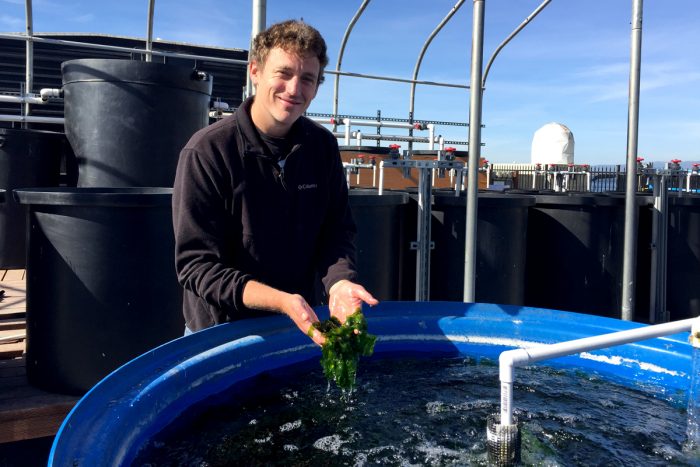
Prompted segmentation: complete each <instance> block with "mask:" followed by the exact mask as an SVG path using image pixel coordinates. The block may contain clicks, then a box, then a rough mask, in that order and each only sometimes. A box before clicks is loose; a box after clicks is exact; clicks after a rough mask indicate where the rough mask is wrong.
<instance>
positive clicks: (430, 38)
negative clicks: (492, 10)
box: [408, 0, 464, 151]
mask: <svg viewBox="0 0 700 467" xmlns="http://www.w3.org/2000/svg"><path fill="white" fill-rule="evenodd" d="M463 3H464V0H459V1H458V2H457V3H455V6H453V7H452V9H451V10H450V12H449V13H447V15H446V16H445V17H444V18H443V19H442V21H440V24H438V25H437V27H436V28H435V29H434V30H433V32H431V33H430V36H428V39H427V40H426V41H425V44H423V48H422V49H421V50H420V54H418V60H416V66H415V67H414V68H413V82H412V83H411V96H410V102H409V105H408V119H409V121H410V122H411V123H413V109H414V104H415V99H416V82H415V81H416V80H417V79H418V70H420V65H421V62H422V61H423V56H424V55H425V52H426V50H428V46H429V45H430V43H431V42H432V41H433V38H434V37H435V36H436V35H437V33H439V32H440V30H441V29H442V28H443V26H445V24H447V22H448V21H449V20H450V18H452V17H453V16H454V14H455V13H457V10H459V7H461V6H462V4H463ZM408 133H409V136H413V129H410V130H409V131H408ZM412 147H413V143H412V142H409V143H408V149H409V151H410V150H411V148H412Z"/></svg>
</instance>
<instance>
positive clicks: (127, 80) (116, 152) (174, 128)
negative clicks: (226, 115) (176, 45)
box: [61, 59, 212, 187]
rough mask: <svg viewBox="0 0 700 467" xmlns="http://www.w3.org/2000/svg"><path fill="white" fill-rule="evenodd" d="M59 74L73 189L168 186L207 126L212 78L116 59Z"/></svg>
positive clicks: (76, 64) (65, 67) (67, 67)
mask: <svg viewBox="0 0 700 467" xmlns="http://www.w3.org/2000/svg"><path fill="white" fill-rule="evenodd" d="M61 72H62V74H63V92H64V102H65V126H66V134H67V136H68V140H69V141H70V143H71V145H72V147H73V150H74V151H75V155H76V157H77V162H78V186H80V187H132V186H133V187H171V186H173V180H174V178H175V169H176V166H177V159H178V155H179V153H180V150H181V149H182V147H183V146H184V145H185V143H186V142H187V141H188V140H189V138H190V137H191V136H192V134H193V133H195V132H196V131H197V130H199V129H200V128H203V127H205V126H207V124H208V122H209V117H208V113H209V101H210V97H211V90H212V78H211V76H210V75H207V74H205V73H202V72H198V71H196V70H193V69H192V68H188V67H183V66H176V65H170V64H163V63H154V62H140V61H133V60H119V59H80V60H71V61H67V62H64V63H63V64H62V65H61Z"/></svg>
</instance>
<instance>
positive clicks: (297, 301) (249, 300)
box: [243, 280, 326, 345]
mask: <svg viewBox="0 0 700 467" xmlns="http://www.w3.org/2000/svg"><path fill="white" fill-rule="evenodd" d="M243 304H244V305H245V306H247V307H248V308H253V309H257V310H266V311H276V312H278V313H284V314H285V315H287V316H289V318H290V319H291V320H292V321H294V324H296V325H297V327H298V328H299V330H300V331H301V332H303V333H304V334H306V335H307V336H312V337H311V339H312V340H313V341H314V342H315V343H317V344H318V345H323V344H324V343H325V342H326V338H325V337H323V334H321V333H320V332H319V331H318V330H316V329H313V326H312V324H313V323H316V322H318V316H316V313H314V310H313V309H312V308H311V307H310V306H309V304H308V303H306V300H304V297H302V296H301V295H297V294H289V293H287V292H282V291H281V290H278V289H275V288H274V287H270V286H269V285H265V284H263V283H261V282H257V281H254V280H251V281H248V282H247V283H246V285H245V288H244V289H243ZM310 330H312V332H313V334H309V331H310Z"/></svg>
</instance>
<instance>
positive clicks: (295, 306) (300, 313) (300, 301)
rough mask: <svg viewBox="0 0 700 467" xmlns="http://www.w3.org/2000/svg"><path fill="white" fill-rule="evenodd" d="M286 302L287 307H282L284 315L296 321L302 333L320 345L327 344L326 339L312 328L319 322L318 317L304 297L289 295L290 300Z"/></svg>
mask: <svg viewBox="0 0 700 467" xmlns="http://www.w3.org/2000/svg"><path fill="white" fill-rule="evenodd" d="M285 302H286V303H285V305H284V306H283V307H282V311H283V312H284V314H286V315H287V316H289V317H290V318H291V319H292V321H294V324H296V325H297V327H298V328H299V329H300V330H301V332H303V333H304V334H306V335H307V336H309V337H311V339H312V340H313V341H314V342H315V343H317V344H318V345H323V344H324V343H325V342H326V338H325V337H323V334H321V333H320V332H319V331H318V330H317V329H314V328H313V326H312V323H315V322H318V316H316V313H314V310H313V309H311V307H310V306H309V304H308V303H306V300H304V297H302V296H301V295H289V297H288V300H286V301H285ZM310 333H312V334H310Z"/></svg>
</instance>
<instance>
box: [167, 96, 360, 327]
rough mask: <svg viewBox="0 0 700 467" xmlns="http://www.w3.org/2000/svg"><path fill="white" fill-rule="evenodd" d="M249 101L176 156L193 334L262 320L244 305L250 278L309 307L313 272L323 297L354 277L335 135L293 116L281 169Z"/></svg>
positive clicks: (182, 270)
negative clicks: (228, 323)
mask: <svg viewBox="0 0 700 467" xmlns="http://www.w3.org/2000/svg"><path fill="white" fill-rule="evenodd" d="M252 99H253V98H251V99H248V100H246V101H245V102H244V103H243V105H242V106H241V107H240V108H239V109H238V111H236V112H235V113H234V115H232V116H230V117H226V118H224V119H222V120H221V121H219V122H217V123H214V124H213V125H210V126H208V127H206V128H204V129H202V130H200V131H198V132H197V133H195V134H194V136H192V138H191V139H190V141H189V142H188V143H187V145H186V146H185V147H184V148H183V150H182V152H181V153H180V159H179V162H178V167H177V173H176V175H175V184H174V190H173V227H174V230H175V267H176V270H177V276H178V280H179V282H180V284H182V286H183V287H184V297H183V299H184V300H183V301H184V304H183V308H184V309H183V312H184V315H185V321H186V324H187V326H188V327H189V328H190V329H192V330H193V331H197V330H199V329H202V328H205V327H208V326H211V325H214V324H219V323H222V322H225V321H229V320H236V319H241V318H248V317H253V316H260V315H261V314H264V313H263V312H260V311H256V310H250V309H247V308H246V307H245V306H244V305H243V288H244V286H245V284H246V283H247V282H248V281H249V280H251V279H254V280H256V281H259V282H262V283H264V284H267V285H269V286H271V287H274V288H277V289H280V290H283V291H286V292H289V293H298V294H300V295H302V296H303V297H304V298H306V300H307V301H308V302H309V303H310V304H312V305H314V301H313V299H314V292H313V291H314V280H315V277H316V274H317V273H318V274H319V275H320V277H321V278H322V280H323V284H324V287H325V289H326V292H327V291H328V290H329V289H330V287H331V286H332V285H333V284H334V283H336V282H337V281H339V280H341V279H349V280H354V279H355V278H356V275H357V274H356V272H355V247H354V244H353V240H354V235H355V224H354V223H353V220H352V215H351V213H350V207H349V204H348V189H347V184H346V181H345V176H344V171H343V167H342V163H341V160H340V155H339V152H338V143H337V142H336V139H335V137H334V136H333V135H332V134H331V133H330V132H329V131H328V130H326V129H325V128H323V127H321V126H320V125H317V124H316V123H314V122H312V121H311V120H309V119H307V118H305V117H301V118H299V119H298V120H297V121H296V122H295V123H294V125H293V126H292V129H291V130H290V133H289V135H288V137H289V138H290V142H291V148H292V149H291V151H290V153H289V154H288V155H287V157H286V160H285V164H284V169H281V168H280V165H279V164H278V163H277V162H276V161H275V160H274V159H273V158H272V157H270V155H269V153H268V150H267V147H266V146H265V145H264V144H263V143H262V140H261V138H260V135H259V133H258V131H257V130H256V128H255V126H254V125H253V123H252V121H251V119H250V105H251V104H252Z"/></svg>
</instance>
